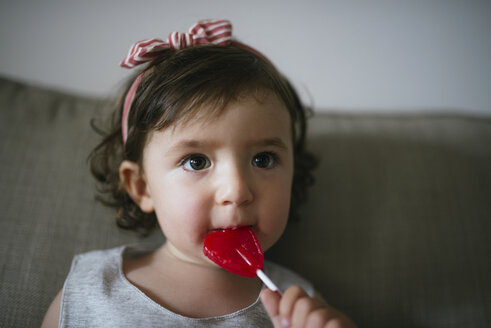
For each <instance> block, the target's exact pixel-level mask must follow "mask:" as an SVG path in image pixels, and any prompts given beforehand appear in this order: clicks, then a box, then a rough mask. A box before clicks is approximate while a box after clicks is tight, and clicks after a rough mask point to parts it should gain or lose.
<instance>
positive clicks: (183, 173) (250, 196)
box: [143, 92, 293, 265]
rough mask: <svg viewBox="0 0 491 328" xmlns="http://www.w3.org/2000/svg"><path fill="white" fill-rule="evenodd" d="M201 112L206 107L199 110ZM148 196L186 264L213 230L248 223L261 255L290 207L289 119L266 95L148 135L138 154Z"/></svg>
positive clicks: (197, 257)
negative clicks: (210, 115) (212, 114)
mask: <svg viewBox="0 0 491 328" xmlns="http://www.w3.org/2000/svg"><path fill="white" fill-rule="evenodd" d="M203 110H204V111H206V108H203ZM143 172H144V173H143V175H144V180H145V181H146V187H145V188H146V193H147V194H148V199H149V202H150V204H151V206H150V208H153V209H154V210H155V213H156V215H157V218H158V221H159V224H160V227H161V229H162V231H163V233H164V235H165V236H166V238H167V244H166V247H167V248H168V249H169V250H171V251H172V252H174V255H176V256H178V257H179V258H181V259H185V260H187V261H192V262H198V263H205V264H206V265H211V261H209V260H208V259H207V258H206V257H205V256H204V255H203V252H202V249H203V240H204V238H205V236H206V235H207V234H208V233H210V232H212V231H214V230H217V229H223V228H231V227H238V226H250V227H252V229H253V230H254V231H255V233H256V235H257V237H258V239H259V241H260V243H261V245H262V247H263V249H264V250H267V249H268V248H270V247H271V246H272V245H273V244H274V243H275V242H276V241H277V240H278V239H279V238H280V236H281V234H282V233H283V231H284V228H285V226H286V222H287V218H288V212H289V207H290V193H291V187H292V179H293V144H292V132H291V127H290V116H289V114H288V111H287V109H286V107H285V105H284V104H283V103H282V102H281V101H280V100H278V99H277V97H276V96H274V95H273V94H271V93H266V92H265V93H264V96H261V97H254V96H247V97H243V98H241V99H240V100H239V101H237V102H233V103H231V104H229V105H228V106H227V107H226V108H225V110H224V111H223V112H222V114H220V116H218V117H217V118H216V119H213V118H208V119H194V120H193V119H192V120H190V121H189V122H187V123H184V124H177V125H175V126H172V127H169V128H167V129H165V130H162V131H157V132H154V133H153V134H152V135H151V136H150V138H149V141H148V143H147V145H146V147H145V150H144V154H143Z"/></svg>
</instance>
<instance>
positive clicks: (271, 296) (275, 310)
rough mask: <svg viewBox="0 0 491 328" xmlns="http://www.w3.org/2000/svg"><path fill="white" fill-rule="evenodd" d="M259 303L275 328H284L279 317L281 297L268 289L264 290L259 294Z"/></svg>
mask: <svg viewBox="0 0 491 328" xmlns="http://www.w3.org/2000/svg"><path fill="white" fill-rule="evenodd" d="M260 297H261V302H262V303H263V306H264V308H265V309H266V312H267V313H268V315H269V317H270V318H271V321H272V322H273V325H274V326H275V328H279V327H284V325H283V324H282V320H281V317H280V311H279V308H280V300H281V296H280V295H278V294H277V293H275V292H273V291H272V290H270V289H264V290H263V291H262V292H261V296H260Z"/></svg>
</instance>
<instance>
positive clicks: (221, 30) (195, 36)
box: [120, 20, 250, 145]
mask: <svg viewBox="0 0 491 328" xmlns="http://www.w3.org/2000/svg"><path fill="white" fill-rule="evenodd" d="M231 43H232V24H231V23H230V22H229V21H228V20H202V21H199V22H197V23H196V24H194V25H193V26H191V28H190V29H189V32H188V33H180V32H172V33H170V34H169V36H168V37H167V40H165V41H164V40H160V39H146V40H142V41H139V42H137V43H135V44H134V45H133V46H132V47H131V48H130V50H129V51H128V54H127V55H126V57H125V59H123V61H122V62H121V63H120V66H121V67H124V68H133V67H135V66H138V65H141V64H144V63H146V62H148V61H151V60H153V59H155V58H156V57H158V56H159V55H161V54H163V53H165V52H167V51H169V50H179V49H184V48H187V47H192V46H195V45H203V44H212V45H219V46H227V45H229V44H231ZM234 43H236V44H239V43H238V42H234ZM244 48H247V49H250V48H249V47H247V46H244ZM144 74H145V72H143V73H141V74H140V75H138V77H137V78H136V79H135V81H134V82H133V84H132V85H131V87H130V89H129V91H128V93H127V94H126V97H125V100H124V105H123V116H122V119H121V131H122V135H123V144H124V145H126V140H127V138H128V116H129V113H130V108H131V105H132V103H133V99H134V98H135V93H136V89H137V88H138V85H139V84H140V82H141V80H142V78H143V75H144Z"/></svg>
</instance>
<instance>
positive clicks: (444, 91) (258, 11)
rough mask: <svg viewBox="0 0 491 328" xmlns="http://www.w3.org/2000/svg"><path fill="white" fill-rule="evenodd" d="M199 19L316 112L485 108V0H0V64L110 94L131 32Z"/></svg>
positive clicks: (489, 98)
mask: <svg viewBox="0 0 491 328" xmlns="http://www.w3.org/2000/svg"><path fill="white" fill-rule="evenodd" d="M200 18H228V19H230V20H231V21H232V22H233V24H234V35H235V36H236V37H238V38H239V39H241V40H242V41H244V42H246V43H249V44H251V45H252V46H254V47H256V48H258V49H259V50H260V51H262V52H263V53H265V54H266V55H267V56H268V57H270V59H271V60H272V61H273V62H275V63H276V64H277V66H278V67H279V68H280V69H281V70H282V71H283V72H285V73H286V75H288V76H289V77H290V78H291V79H292V80H293V82H294V83H295V84H296V85H297V87H299V89H300V91H301V92H302V94H303V96H304V99H305V100H306V101H307V102H309V101H310V98H309V97H308V96H307V95H308V94H310V95H311V97H312V100H313V104H314V106H315V107H316V108H317V109H318V110H356V111H361V110H372V109H375V110H441V109H451V110H454V111H466V112H472V113H482V114H487V115H491V1H486V0H481V1H480V0H373V1H369V0H331V1H321V0H318V1H314V0H303V1H298V0H297V1H285V0H275V1H267V0H247V1H232V0H207V1H196V0H180V1H170V0H159V1H157V0H151V1H135V0H132V1H130V0H122V1H117V0H106V1H104V0H98V1H97V0H84V1H82V0H70V1H69V0H29V1H26V0H10V1H5V0H1V3H0V42H1V48H0V74H2V75H7V76H11V77H15V78H17V79H22V80H27V81H32V82H41V83H44V84H46V85H48V86H53V87H56V88H62V89H65V90H70V91H75V92H78V93H83V94H92V95H103V94H107V93H109V92H114V91H115V90H117V88H118V87H119V85H120V81H121V79H122V78H124V77H126V76H127V75H128V74H129V72H128V71H126V70H124V69H122V68H119V66H118V64H119V61H120V60H121V59H122V58H123V57H124V56H125V54H126V52H127V50H128V48H129V46H130V45H131V44H132V43H133V42H134V41H137V40H140V39H144V38H150V37H159V38H165V37H166V36H167V34H168V33H169V32H171V31H174V30H178V31H182V32H186V31H187V29H188V27H189V26H190V25H191V24H192V23H194V22H195V21H196V20H198V19H200ZM306 90H308V93H307V92H306Z"/></svg>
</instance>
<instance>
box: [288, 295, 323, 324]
mask: <svg viewBox="0 0 491 328" xmlns="http://www.w3.org/2000/svg"><path fill="white" fill-rule="evenodd" d="M318 309H322V307H321V303H320V302H319V301H317V300H315V299H313V298H310V297H309V296H303V297H300V298H299V299H297V302H296V303H295V306H294V308H293V313H292V316H291V321H292V325H293V327H305V324H306V322H307V320H308V318H309V317H310V315H311V314H312V313H315V311H316V310H318ZM321 326H322V325H321ZM317 327H320V326H317Z"/></svg>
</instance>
